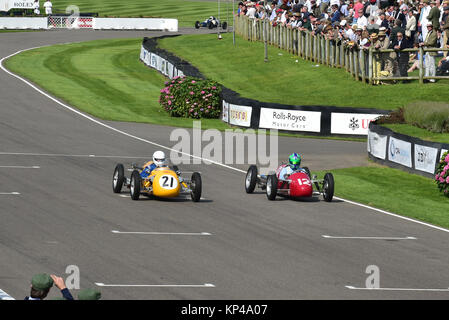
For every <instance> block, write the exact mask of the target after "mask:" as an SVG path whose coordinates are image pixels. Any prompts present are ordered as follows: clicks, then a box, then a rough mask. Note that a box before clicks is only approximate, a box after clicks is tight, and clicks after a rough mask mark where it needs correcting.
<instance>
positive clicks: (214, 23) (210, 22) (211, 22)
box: [195, 16, 228, 30]
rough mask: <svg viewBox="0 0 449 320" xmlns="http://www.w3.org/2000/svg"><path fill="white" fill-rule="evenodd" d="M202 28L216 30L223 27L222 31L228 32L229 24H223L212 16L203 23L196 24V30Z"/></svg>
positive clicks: (197, 22)
mask: <svg viewBox="0 0 449 320" xmlns="http://www.w3.org/2000/svg"><path fill="white" fill-rule="evenodd" d="M201 27H202V28H208V29H214V28H218V27H221V29H223V30H226V28H227V27H228V23H227V22H226V21H224V22H221V21H220V20H218V19H217V18H215V17H213V16H210V17H209V18H207V19H206V20H204V21H203V22H199V21H196V22H195V28H196V29H199V28H201Z"/></svg>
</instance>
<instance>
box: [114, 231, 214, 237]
mask: <svg viewBox="0 0 449 320" xmlns="http://www.w3.org/2000/svg"><path fill="white" fill-rule="evenodd" d="M111 232H112V233H115V234H147V235H174V236H211V235H212V234H211V233H209V232H141V231H118V230H111Z"/></svg>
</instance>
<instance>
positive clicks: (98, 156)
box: [0, 152, 150, 159]
mask: <svg viewBox="0 0 449 320" xmlns="http://www.w3.org/2000/svg"><path fill="white" fill-rule="evenodd" d="M0 155H7V156H36V157H79V158H124V159H148V158H150V156H146V157H133V156H106V155H94V154H61V153H30V152H0Z"/></svg>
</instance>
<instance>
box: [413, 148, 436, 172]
mask: <svg viewBox="0 0 449 320" xmlns="http://www.w3.org/2000/svg"><path fill="white" fill-rule="evenodd" d="M437 156H438V149H437V148H432V147H426V146H422V145H419V144H415V169H416V170H421V171H425V172H429V173H435V164H436V161H437Z"/></svg>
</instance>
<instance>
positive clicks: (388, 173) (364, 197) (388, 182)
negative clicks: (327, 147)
mask: <svg viewBox="0 0 449 320" xmlns="http://www.w3.org/2000/svg"><path fill="white" fill-rule="evenodd" d="M331 172H332V174H333V175H334V178H335V195H336V196H338V197H341V198H344V199H347V200H352V201H356V202H359V203H363V204H366V205H369V206H373V207H376V208H379V209H383V210H387V211H390V212H393V213H396V214H399V215H402V216H406V217H410V218H414V219H417V220H420V221H424V222H428V223H431V224H434V225H438V226H441V227H444V228H449V198H447V197H445V196H444V195H443V194H442V193H440V192H439V190H438V188H437V186H436V183H435V182H434V181H433V180H432V179H429V178H425V177H422V176H419V175H415V174H410V173H406V172H403V171H401V170H398V169H392V168H388V167H383V166H379V165H377V164H374V163H373V164H371V165H370V166H368V167H355V168H348V169H336V170H331ZM323 175H324V171H323V172H318V176H319V177H321V176H323Z"/></svg>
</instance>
